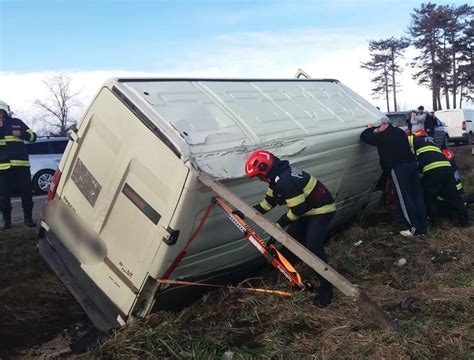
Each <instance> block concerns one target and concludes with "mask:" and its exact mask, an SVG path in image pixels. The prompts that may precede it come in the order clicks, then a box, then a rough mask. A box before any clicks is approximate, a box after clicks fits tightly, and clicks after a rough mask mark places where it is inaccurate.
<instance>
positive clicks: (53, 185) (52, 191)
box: [46, 169, 61, 201]
mask: <svg viewBox="0 0 474 360" xmlns="http://www.w3.org/2000/svg"><path fill="white" fill-rule="evenodd" d="M60 179H61V171H59V169H57V170H56V172H55V173H54V176H53V180H51V185H50V186H49V191H48V197H47V198H46V201H50V200H53V199H54V196H55V195H56V190H58V184H59V180H60Z"/></svg>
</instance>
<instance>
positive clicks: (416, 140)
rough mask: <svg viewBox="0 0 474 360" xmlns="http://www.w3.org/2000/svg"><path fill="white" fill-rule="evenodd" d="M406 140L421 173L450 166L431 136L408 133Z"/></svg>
mask: <svg viewBox="0 0 474 360" xmlns="http://www.w3.org/2000/svg"><path fill="white" fill-rule="evenodd" d="M408 142H409V143H410V146H411V147H412V148H413V150H414V152H415V155H416V157H417V159H418V165H419V168H420V172H421V173H423V174H426V173H427V172H428V171H430V170H433V169H437V168H441V167H451V164H450V163H449V161H448V160H447V159H446V157H445V156H444V155H443V152H442V151H441V149H440V148H439V147H438V146H436V144H435V142H434V140H433V138H431V137H429V136H414V135H410V136H409V137H408Z"/></svg>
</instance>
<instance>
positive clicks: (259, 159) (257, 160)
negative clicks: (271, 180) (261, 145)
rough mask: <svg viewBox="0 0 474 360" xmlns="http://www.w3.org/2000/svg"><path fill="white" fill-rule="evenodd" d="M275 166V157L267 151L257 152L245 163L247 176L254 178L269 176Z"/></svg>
mask: <svg viewBox="0 0 474 360" xmlns="http://www.w3.org/2000/svg"><path fill="white" fill-rule="evenodd" d="M272 164H273V155H272V153H271V152H270V151H267V150H255V151H254V152H253V153H251V154H250V155H249V157H248V158H247V160H246V161H245V175H247V176H248V177H254V176H257V175H262V176H267V175H268V172H269V171H270V167H271V166H272Z"/></svg>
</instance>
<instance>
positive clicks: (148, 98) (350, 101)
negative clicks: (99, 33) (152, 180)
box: [105, 78, 384, 178]
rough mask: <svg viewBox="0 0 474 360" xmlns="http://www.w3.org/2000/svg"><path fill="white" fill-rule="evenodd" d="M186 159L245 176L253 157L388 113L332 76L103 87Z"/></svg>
mask: <svg viewBox="0 0 474 360" xmlns="http://www.w3.org/2000/svg"><path fill="white" fill-rule="evenodd" d="M105 86H106V87H108V88H109V89H110V90H111V91H112V92H114V93H115V94H116V95H117V96H118V97H119V98H121V100H122V101H123V102H124V103H125V104H126V105H127V106H128V107H129V108H130V109H131V110H132V111H133V112H134V113H135V114H136V115H137V116H138V117H139V118H140V119H141V120H142V121H143V122H144V123H145V124H146V125H147V126H148V127H149V128H150V129H152V130H153V131H155V132H156V133H157V135H158V136H160V137H161V139H162V140H163V141H164V142H165V143H167V145H168V146H169V147H170V148H171V149H172V150H173V151H174V152H175V153H176V154H177V155H179V156H181V158H182V159H183V161H185V162H191V163H192V165H194V166H196V167H198V168H200V169H201V170H204V171H206V172H208V173H210V174H211V175H213V176H215V177H217V178H234V177H241V176H242V175H243V173H242V166H240V167H237V166H236V164H240V165H242V164H243V162H244V160H245V157H246V156H247V155H248V153H249V152H250V151H252V150H254V149H256V148H266V149H269V150H271V151H273V152H274V153H275V154H276V155H278V156H283V157H293V159H294V157H295V156H296V154H300V153H304V151H303V150H304V149H306V148H310V147H311V145H313V143H314V142H317V141H318V138H321V135H323V134H335V133H339V132H343V131H346V132H347V131H351V130H354V129H357V131H358V133H360V130H362V127H364V126H365V125H367V124H368V123H374V122H377V121H379V120H380V119H381V118H383V117H384V115H383V114H382V113H381V112H379V111H378V110H377V109H376V108H375V107H374V106H373V105H371V104H370V103H369V102H367V101H366V100H364V99H363V98H362V97H360V96H359V95H357V94H356V93H355V92H353V91H352V90H350V89H349V88H347V87H346V86H344V85H343V84H341V83H340V82H339V81H337V80H334V79H305V80H301V79H208V78H156V79H152V78H143V79H138V78H115V79H110V80H108V81H107V82H106V83H105Z"/></svg>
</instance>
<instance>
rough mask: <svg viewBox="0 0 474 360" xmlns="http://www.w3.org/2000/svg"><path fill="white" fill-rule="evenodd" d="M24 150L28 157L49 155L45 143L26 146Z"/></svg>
mask: <svg viewBox="0 0 474 360" xmlns="http://www.w3.org/2000/svg"><path fill="white" fill-rule="evenodd" d="M26 148H27V149H28V154H30V155H40V154H49V146H48V143H47V142H37V143H31V144H26Z"/></svg>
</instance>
